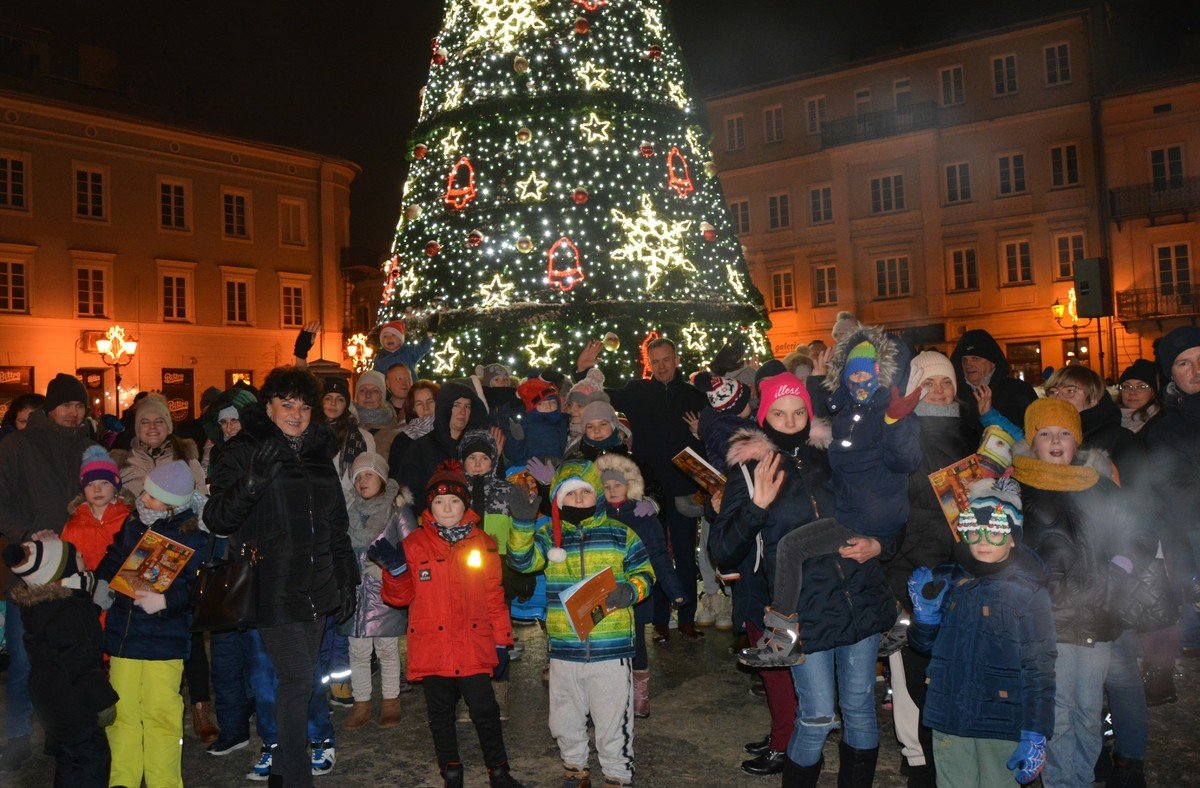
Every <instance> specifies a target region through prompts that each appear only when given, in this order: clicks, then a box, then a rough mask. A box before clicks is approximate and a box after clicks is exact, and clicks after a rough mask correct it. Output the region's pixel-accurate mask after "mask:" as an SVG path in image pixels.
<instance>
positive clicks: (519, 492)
mask: <svg viewBox="0 0 1200 788" xmlns="http://www.w3.org/2000/svg"><path fill="white" fill-rule="evenodd" d="M541 502H542V499H541V496H539V495H537V494H530V492H529V491H528V490H526V489H525V488H524V487H523V486H522V485H519V484H514V485H513V487H512V489H511V490H509V492H508V511H509V514H511V515H512V518H513V521H514V522H525V523H527V522H532V521H534V520H536V519H537V513H538V504H540V503H541Z"/></svg>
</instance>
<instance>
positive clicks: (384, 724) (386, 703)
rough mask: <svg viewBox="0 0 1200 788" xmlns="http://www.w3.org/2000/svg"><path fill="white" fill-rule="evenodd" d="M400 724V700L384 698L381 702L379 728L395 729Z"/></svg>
mask: <svg viewBox="0 0 1200 788" xmlns="http://www.w3.org/2000/svg"><path fill="white" fill-rule="evenodd" d="M399 724H400V699H399V698H384V699H383V700H381V701H380V702H379V727H380V728H394V727H396V726H397V725H399Z"/></svg>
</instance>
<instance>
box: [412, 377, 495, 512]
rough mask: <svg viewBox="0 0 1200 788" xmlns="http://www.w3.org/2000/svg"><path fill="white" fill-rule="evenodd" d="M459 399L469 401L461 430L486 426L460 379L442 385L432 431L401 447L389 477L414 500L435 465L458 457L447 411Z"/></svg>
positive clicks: (477, 401)
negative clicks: (466, 418)
mask: <svg viewBox="0 0 1200 788" xmlns="http://www.w3.org/2000/svg"><path fill="white" fill-rule="evenodd" d="M460 399H469V400H470V401H471V417H470V418H469V419H468V420H467V426H466V428H465V429H464V430H463V432H464V433H465V432H466V431H467V430H473V429H477V428H480V427H484V426H487V411H486V410H485V409H484V407H483V402H481V401H480V399H479V397H477V396H475V392H474V391H472V390H471V389H469V388H467V387H466V386H464V385H462V384H461V383H447V384H446V385H445V386H442V390H441V391H439V392H438V395H437V400H436V402H435V404H434V415H433V432H431V433H429V434H428V435H422V436H421V437H419V438H417V439H416V440H415V441H413V442H412V445H411V446H409V447H408V448H407V449H406V450H405V452H404V456H403V458H402V459H401V460H400V465H399V467H398V468H396V469H395V470H394V472H393V473H392V478H393V479H395V480H396V481H398V482H400V484H401V486H403V487H407V488H408V489H409V491H410V492H411V493H412V494H413V495H414V496H416V498H417V500H421V499H422V498H423V497H424V495H425V485H426V484H427V483H428V482H429V477H430V476H433V472H434V471H436V470H437V467H438V465H439V464H441V463H442V462H445V461H446V460H457V459H458V440H457V439H455V438H453V437H451V435H450V412H451V411H452V410H453V408H454V403H455V402H457V401H458V400H460Z"/></svg>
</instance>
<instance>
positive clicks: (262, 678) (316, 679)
mask: <svg viewBox="0 0 1200 788" xmlns="http://www.w3.org/2000/svg"><path fill="white" fill-rule="evenodd" d="M245 637H246V638H247V639H248V641H249V642H248V647H249V658H250V687H251V689H253V690H254V706H255V710H256V714H257V716H258V735H259V738H261V739H262V742H263V744H264V745H266V746H268V747H270V746H273V745H275V744H277V743H278V742H279V726H278V725H277V724H276V721H275V690H276V688H277V686H278V685H279V676H277V675H276V673H275V666H274V665H272V664H271V658H270V657H269V656H268V655H267V649H266V647H265V646H264V645H263V642H262V636H261V635H259V634H258V630H257V629H251V630H247V632H246V634H245ZM321 675H322V671H321V666H320V664H318V665H317V669H316V670H315V671H314V672H313V693H312V700H310V701H309V703H308V740H309V741H330V742H332V741H333V723H332V722H330V721H329V697H328V695H326V694H325V685H324V684H322V683H321Z"/></svg>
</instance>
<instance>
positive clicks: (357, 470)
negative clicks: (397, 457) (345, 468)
mask: <svg viewBox="0 0 1200 788" xmlns="http://www.w3.org/2000/svg"><path fill="white" fill-rule="evenodd" d="M364 473H373V474H375V475H376V476H378V477H379V478H380V479H383V480H384V482H386V481H387V478H388V464H387V460H385V459H383V457H381V456H380V455H379V454H378V453H377V452H373V451H364V452H363V453H362V454H360V455H358V456H357V457H355V458H354V464H353V465H351V466H350V478H351V479H353V480H354V481H358V477H359V476H362V475H363V474H364Z"/></svg>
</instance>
